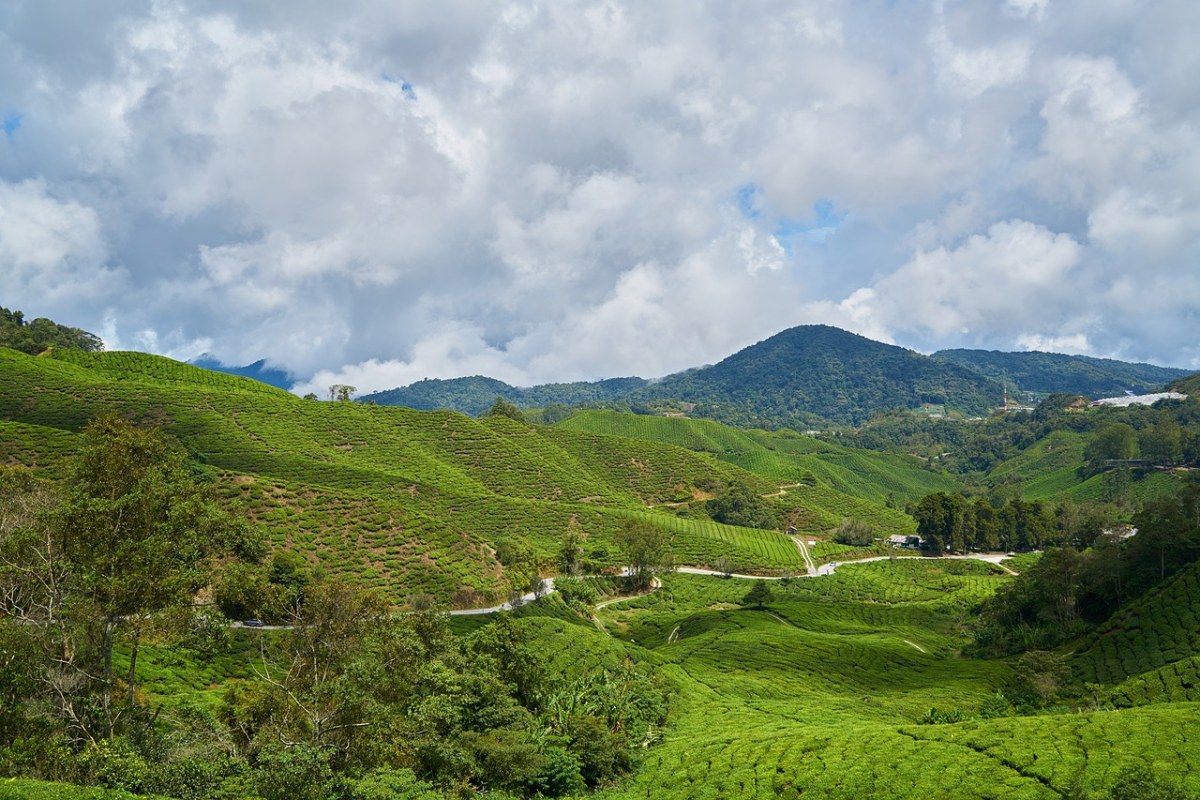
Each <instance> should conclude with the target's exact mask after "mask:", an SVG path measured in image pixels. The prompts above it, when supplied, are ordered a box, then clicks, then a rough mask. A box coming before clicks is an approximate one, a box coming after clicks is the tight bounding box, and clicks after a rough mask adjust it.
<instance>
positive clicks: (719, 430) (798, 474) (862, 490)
mask: <svg viewBox="0 0 1200 800" xmlns="http://www.w3.org/2000/svg"><path fill="white" fill-rule="evenodd" d="M555 427H557V428H565V429H568V430H575V431H590V432H593V433H603V434H608V435H612V436H626V437H629V438H633V439H644V440H648V441H655V442H663V443H667V444H673V445H677V446H679V447H686V448H687V449H689V450H695V451H697V452H701V453H711V454H713V455H714V456H716V457H717V458H718V459H720V460H722V461H728V462H729V463H731V464H736V465H737V466H739V467H741V468H742V469H745V470H747V471H749V472H753V473H756V474H758V475H762V476H763V477H766V478H770V479H772V480H777V481H779V482H780V483H799V482H801V481H806V480H812V479H816V480H817V481H819V482H821V483H824V484H827V485H828V486H829V487H830V488H832V489H834V490H836V491H838V492H841V493H843V494H847V495H851V496H853V497H856V498H860V499H862V500H867V501H870V502H871V503H873V504H876V505H884V504H885V503H889V501H890V503H891V505H892V506H893V507H895V508H903V507H904V505H905V503H907V502H909V501H916V500H919V499H921V498H922V497H924V496H925V495H927V494H932V493H933V492H947V491H951V492H952V491H956V490H957V489H958V488H959V484H958V482H957V481H955V480H953V479H952V478H949V477H947V476H945V475H943V474H939V473H936V472H931V471H930V470H928V469H926V468H925V467H924V465H923V464H922V463H921V462H920V461H918V460H917V459H915V458H912V457H910V456H902V455H892V454H886V453H875V452H872V451H869V450H862V449H858V448H850V447H842V446H840V445H837V444H834V443H832V442H829V441H826V440H823V439H817V438H814V437H812V436H803V435H801V434H798V433H796V432H794V431H791V430H787V429H784V430H780V431H764V430H744V429H741V428H732V427H729V426H727V425H723V424H721V423H719V422H715V421H713V420H704V419H686V418H682V417H652V416H643V415H634V414H621V413H618V412H615V411H580V412H577V413H575V414H572V415H571V416H570V417H568V418H567V419H565V420H563V421H561V422H559V423H557V424H556V426H555ZM798 488H799V487H798Z"/></svg>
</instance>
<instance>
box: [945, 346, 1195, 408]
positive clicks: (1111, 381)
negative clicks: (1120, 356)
mask: <svg viewBox="0 0 1200 800" xmlns="http://www.w3.org/2000/svg"><path fill="white" fill-rule="evenodd" d="M932 358H933V359H934V360H936V361H941V362H944V363H947V364H957V365H959V366H962V367H966V368H967V369H970V370H974V371H975V372H978V373H979V374H980V375H983V376H985V377H987V378H989V379H991V380H993V381H1002V382H1006V383H1008V385H1009V387H1010V391H1013V390H1017V389H1019V390H1021V391H1025V392H1037V393H1039V394H1043V393H1044V394H1053V393H1056V392H1058V393H1064V394H1081V395H1085V396H1087V397H1112V396H1115V395H1121V394H1124V393H1125V392H1126V391H1131V392H1133V393H1134V394H1147V393H1150V392H1157V391H1160V390H1161V389H1162V387H1163V386H1165V385H1167V384H1168V383H1170V382H1171V381H1173V380H1176V379H1178V378H1181V377H1183V376H1184V375H1187V374H1188V372H1187V370H1183V369H1176V368H1174V367H1160V366H1156V365H1154V364H1134V363H1130V362H1126V361H1116V360H1114V359H1111V358H1091V357H1089V356H1068V355H1063V354H1062V353H1041V352H1036V351H1034V352H1028V353H1002V352H999V351H996V350H939V351H938V352H936V353H934V354H933V356H932Z"/></svg>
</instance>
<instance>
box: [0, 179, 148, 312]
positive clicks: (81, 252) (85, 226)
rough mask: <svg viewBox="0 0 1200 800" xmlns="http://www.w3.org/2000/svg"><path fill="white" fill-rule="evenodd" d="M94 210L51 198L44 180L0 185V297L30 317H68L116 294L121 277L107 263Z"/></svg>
mask: <svg viewBox="0 0 1200 800" xmlns="http://www.w3.org/2000/svg"><path fill="white" fill-rule="evenodd" d="M106 261H107V248H106V245H105V242H104V236H103V233H102V231H101V225H100V220H99V218H98V217H97V215H96V212H95V210H93V209H91V208H88V207H86V206H83V205H81V204H79V203H77V202H75V201H71V200H67V201H60V200H58V199H56V198H54V197H52V196H51V195H50V194H49V192H48V189H47V186H46V184H45V182H44V181H40V180H28V181H22V182H21V183H15V184H13V183H5V182H3V181H0V296H2V297H3V298H4V301H5V303H6V304H7V305H10V306H12V307H13V308H21V307H28V308H30V309H37V310H36V311H32V312H31V313H30V316H31V318H32V316H46V315H48V314H49V313H51V312H54V313H66V314H69V313H70V310H71V309H72V308H73V307H74V306H76V305H78V304H82V303H88V302H95V301H96V300H98V299H101V298H106V297H109V296H113V295H115V294H118V293H119V292H120V291H121V290H122V289H123V288H124V287H123V285H122V284H123V280H124V275H123V273H122V271H121V270H120V269H117V268H114V267H111V266H109V265H108V264H107V263H106Z"/></svg>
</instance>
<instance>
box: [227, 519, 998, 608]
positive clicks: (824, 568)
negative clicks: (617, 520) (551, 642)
mask: <svg viewBox="0 0 1200 800" xmlns="http://www.w3.org/2000/svg"><path fill="white" fill-rule="evenodd" d="M796 545H797V547H799V548H800V552H801V553H804V554H805V556H806V558H805V560H806V561H808V562H809V563H810V564H811V563H812V561H811V559H810V558H808V557H807V556H808V553H807V550H806V549H805V547H804V544H803V543H802V542H801V541H799V539H797V540H796ZM1009 557H1010V556H1009V555H1008V554H1007V553H971V554H968V555H954V556H871V557H870V558H856V559H854V560H852V561H841V562H839V561H831V562H829V563H828V564H822V565H821V566H819V567H817V566H813V567H811V568H810V569H809V571H808V574H807V575H791V576H785V575H743V574H741V573H737V572H734V573H728V574H727V573H724V572H720V571H718V570H715V569H702V568H700V567H676V568H675V572H682V573H684V574H685V575H712V576H715V577H719V578H723V577H729V578H738V579H740V580H750V581H781V580H784V579H785V578H789V577H790V578H819V577H821V576H822V575H832V574H834V573H835V572H837V570H838V568H839V567H846V566H851V565H853V564H868V563H870V562H872V561H893V560H900V559H921V560H926V561H928V560H934V559H969V560H973V561H986V562H988V563H989V564H996V565H998V566H999V567H1000V568H1001V569H1003V570H1004V571H1005V572H1008V573H1010V574H1012V575H1016V574H1017V573H1016V572H1014V571H1013V570H1011V569H1009V568H1008V567H1006V566H1005V565H1004V564H1001V563H1000V562H1001V561H1003V560H1004V559H1006V558H1009ZM628 574H629V568H628V567H626V568H625V569H623V570H621V572H620V575H621V576H624V575H628ZM660 586H662V581H660V580H659V579H658V578H655V579H654V580H653V581H652V582H651V584H650V587H651V591H654V590H655V589H658V588H659V587H660ZM553 593H554V578H543V579H542V592H541V596H542V597H545V596H546V595H549V594H553ZM641 596H642V595H640V594H635V595H627V596H625V597H614V598H612V599H611V600H605V601H604V602H602V603H599V604H597V605H596V609H597V610H598V609H601V608H604V607H605V606H608V605H612V604H613V603H620V602H622V601H624V600H632V599H634V598H635V597H641ZM536 599H537V594H536V593H534V592H528V593H526V594H524V595H522V596H521V601H520V602H519V603H518V604H517V605H519V606H520V605H524V604H525V603H530V602H533V601H534V600H536ZM512 610H513V604H512V603H511V602H509V603H501V604H500V605H498V606H488V607H487V608H460V609H456V610H454V611H448V612H446V613H448V614H449V615H450V616H452V617H470V616H475V615H477V614H495V613H498V612H501V611H512ZM233 626H234V627H235V628H236V627H246V626H244V625H242V623H240V622H234V623H233ZM292 627H295V626H293V625H263V626H261V627H252V628H247V630H259V631H280V630H288V629H289V628H292Z"/></svg>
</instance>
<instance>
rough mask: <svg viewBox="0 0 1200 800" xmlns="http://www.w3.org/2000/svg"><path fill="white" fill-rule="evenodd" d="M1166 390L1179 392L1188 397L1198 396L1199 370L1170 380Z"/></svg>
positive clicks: (1199, 386)
mask: <svg viewBox="0 0 1200 800" xmlns="http://www.w3.org/2000/svg"><path fill="white" fill-rule="evenodd" d="M1167 390H1168V391H1171V392H1181V393H1183V394H1186V395H1188V396H1190V397H1200V372H1196V373H1193V374H1191V375H1188V376H1186V377H1183V378H1179V379H1178V380H1176V381H1174V382H1172V383H1171V384H1170V385H1169V386H1168V387H1167Z"/></svg>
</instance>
